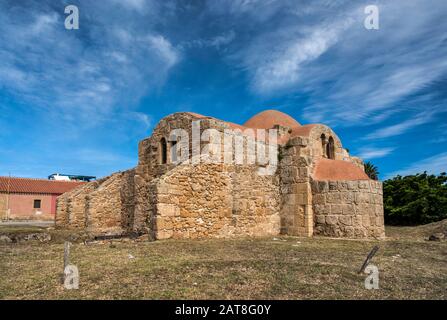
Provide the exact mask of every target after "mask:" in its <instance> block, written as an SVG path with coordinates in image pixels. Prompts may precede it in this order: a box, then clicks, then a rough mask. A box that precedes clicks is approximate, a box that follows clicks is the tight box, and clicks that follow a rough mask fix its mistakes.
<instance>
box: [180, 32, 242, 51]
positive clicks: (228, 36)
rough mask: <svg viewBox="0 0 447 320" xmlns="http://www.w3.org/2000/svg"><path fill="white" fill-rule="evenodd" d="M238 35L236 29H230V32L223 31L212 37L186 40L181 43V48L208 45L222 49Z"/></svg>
mask: <svg viewBox="0 0 447 320" xmlns="http://www.w3.org/2000/svg"><path fill="white" fill-rule="evenodd" d="M235 37H236V33H235V32H234V30H230V31H228V32H225V33H222V34H220V35H217V36H215V37H212V38H208V39H194V40H191V41H185V42H183V43H181V44H180V45H179V47H180V48H183V49H184V48H206V47H215V48H216V49H220V47H222V46H225V45H228V44H229V43H231V42H232V41H233V40H234V39H235Z"/></svg>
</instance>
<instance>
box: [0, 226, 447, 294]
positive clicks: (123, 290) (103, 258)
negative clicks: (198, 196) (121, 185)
mask: <svg viewBox="0 0 447 320" xmlns="http://www.w3.org/2000/svg"><path fill="white" fill-rule="evenodd" d="M401 230H402V232H399V229H397V228H392V229H391V230H390V233H391V234H392V237H393V238H392V239H389V240H386V241H379V242H376V241H354V240H335V239H327V238H312V239H303V238H293V237H278V239H279V240H273V238H268V239H238V240H200V241H178V240H169V241H156V242H134V241H122V242H119V241H114V242H113V243H114V245H113V246H110V241H106V242H98V243H94V244H90V245H84V244H82V243H77V244H74V245H73V246H72V250H71V253H72V254H71V261H72V263H73V264H75V265H76V266H77V267H78V268H79V271H80V288H79V290H64V289H63V286H62V285H61V284H60V273H61V271H62V264H63V262H62V259H63V243H62V242H61V241H56V242H52V243H46V244H45V243H44V244H42V243H25V244H23V243H21V244H1V245H0V272H1V277H0V298H2V299H446V298H447V291H446V290H447V289H446V288H447V243H446V242H428V241H424V240H423V238H422V237H421V233H418V232H417V231H416V230H415V229H414V228H413V229H412V228H410V229H408V228H403V229H401ZM413 232H415V234H418V236H416V237H415V238H414V239H413V240H411V239H410V237H409V234H413ZM399 234H401V236H402V239H400V238H399V237H398V235H399ZM376 244H377V245H379V246H380V250H379V251H378V253H377V254H376V256H375V257H374V258H373V261H372V263H373V264H375V265H377V266H378V267H379V270H380V289H379V290H366V289H365V288H364V279H365V275H363V274H360V275H359V274H357V272H358V270H359V268H360V266H361V265H362V263H363V261H364V259H365V257H366V255H367V254H368V252H369V251H370V250H371V248H372V247H373V246H374V245H376ZM129 254H131V255H132V256H133V257H134V258H133V259H131V258H129Z"/></svg>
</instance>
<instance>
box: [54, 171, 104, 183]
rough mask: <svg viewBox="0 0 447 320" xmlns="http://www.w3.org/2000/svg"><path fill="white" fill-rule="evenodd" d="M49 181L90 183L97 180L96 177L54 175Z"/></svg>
mask: <svg viewBox="0 0 447 320" xmlns="http://www.w3.org/2000/svg"><path fill="white" fill-rule="evenodd" d="M48 180H56V181H84V182H90V181H92V180H96V177H94V176H80V175H75V174H63V173H53V174H51V175H49V176H48Z"/></svg>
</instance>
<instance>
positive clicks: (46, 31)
mask: <svg viewBox="0 0 447 320" xmlns="http://www.w3.org/2000/svg"><path fill="white" fill-rule="evenodd" d="M68 4H74V5H77V6H78V7H79V10H80V28H79V30H66V29H65V28H64V20H65V14H64V8H65V6H66V5H68ZM370 4H376V5H378V7H379V10H380V16H379V17H380V29H379V30H367V29H365V28H364V24H363V21H364V19H365V17H366V15H365V13H364V8H365V6H367V5H370ZM446 16H447V2H446V1H444V0H434V1H430V0H428V1H427V0H425V1H419V0H412V1H407V0H399V1H398V0H393V1H338V0H331V1H329V0H315V1H298V0H290V1H288V0H284V1H275V0H234V1H226V0H209V1H169V0H168V1H155V0H107V1H106V0H104V1H74V0H73V1H57V0H45V1H44V0H41V1H26V0H23V1H14V0H11V1H9V0H1V1H0V31H1V32H0V175H8V173H11V174H12V175H14V176H24V177H46V176H47V175H49V174H51V173H54V172H62V173H71V174H85V175H96V176H105V175H108V174H110V173H112V172H115V171H118V170H125V169H127V168H131V167H133V166H135V164H136V162H137V145H138V141H140V140H141V139H143V138H145V137H147V136H149V135H150V133H151V130H152V128H153V127H154V125H156V123H157V122H158V121H159V120H160V119H161V118H162V117H164V116H166V115H168V114H170V113H173V112H178V111H194V112H198V113H201V114H205V115H210V116H214V117H217V118H221V119H225V120H228V121H232V122H236V123H243V122H245V121H246V120H247V119H248V118H250V117H251V116H252V115H254V114H256V113H257V112H260V111H262V110H264V109H278V110H281V111H283V112H286V113H288V114H290V115H291V116H293V117H295V118H296V119H297V120H298V121H299V122H300V123H302V124H306V123H315V122H321V123H325V124H328V125H330V126H331V127H332V128H333V129H334V130H335V131H336V132H337V134H338V135H339V136H340V138H341V139H342V142H343V144H344V146H345V147H347V148H348V149H349V150H350V152H351V154H354V155H358V156H360V157H363V158H364V159H365V160H371V161H372V162H373V163H375V164H376V165H377V166H378V167H379V169H380V172H381V178H387V177H391V176H393V175H395V174H411V173H415V172H421V171H424V170H427V171H429V172H434V173H438V172H441V171H447V148H446V145H447V137H446V132H447V121H446V120H447V19H446Z"/></svg>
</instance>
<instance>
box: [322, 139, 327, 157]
mask: <svg viewBox="0 0 447 320" xmlns="http://www.w3.org/2000/svg"><path fill="white" fill-rule="evenodd" d="M320 138H321V150H322V152H321V155H322V156H323V157H327V153H326V145H327V140H326V135H325V134H324V133H323V134H322V135H321V137H320Z"/></svg>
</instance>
